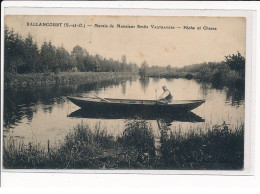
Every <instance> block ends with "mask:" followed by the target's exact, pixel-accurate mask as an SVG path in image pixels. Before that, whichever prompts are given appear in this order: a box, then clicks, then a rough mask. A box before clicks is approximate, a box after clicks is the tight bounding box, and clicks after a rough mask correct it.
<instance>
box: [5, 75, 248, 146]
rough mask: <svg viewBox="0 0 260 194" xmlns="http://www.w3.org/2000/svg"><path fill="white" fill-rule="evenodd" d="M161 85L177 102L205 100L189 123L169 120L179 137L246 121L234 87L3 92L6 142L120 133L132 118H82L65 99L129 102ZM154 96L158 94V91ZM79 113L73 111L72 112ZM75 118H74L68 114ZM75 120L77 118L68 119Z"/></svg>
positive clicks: (114, 86) (109, 84)
mask: <svg viewBox="0 0 260 194" xmlns="http://www.w3.org/2000/svg"><path fill="white" fill-rule="evenodd" d="M163 85H165V86H166V87H167V88H168V89H169V90H170V91H171V92H172V94H173V96H174V99H176V100H197V99H205V100H206V102H205V104H203V105H201V106H200V107H198V108H196V109H194V110H193V111H192V113H190V114H189V117H188V118H180V117H179V118H172V119H169V120H167V125H168V126H169V127H170V128H171V130H173V131H174V130H178V131H181V132H183V133H185V132H187V131H189V130H194V131H195V132H196V130H201V129H205V128H206V127H209V126H213V125H217V124H219V125H221V124H222V123H223V122H224V121H225V123H227V124H229V125H230V126H232V127H235V126H237V125H240V124H241V123H243V122H244V111H245V109H244V91H241V90H239V89H237V88H228V87H218V88H214V87H212V86H211V84H209V83H204V82H198V81H195V80H187V79H158V78H146V79H142V78H138V77H136V78H130V79H125V80H124V79H114V80H111V81H103V82H95V83H88V84H74V85H55V86H45V87H43V86H41V87H32V88H29V87H27V88H12V89H6V90H5V94H4V97H5V98H4V138H6V137H8V136H13V137H15V138H17V139H24V140H26V141H33V142H38V143H40V144H42V145H46V143H47V141H48V140H49V141H50V142H51V144H58V143H59V142H60V141H62V140H63V139H64V137H65V136H66V134H67V133H68V132H69V131H70V130H72V129H73V127H75V126H77V124H82V123H83V124H88V125H89V126H90V127H92V128H93V129H94V128H95V126H100V127H101V128H102V129H106V130H107V132H108V133H111V134H114V135H117V134H120V133H122V132H123V130H124V128H125V124H126V122H127V121H128V120H129V119H131V118H127V117H124V115H122V117H115V118H109V119H107V118H104V117H102V116H101V117H99V118H93V117H91V116H90V117H88V118H84V116H82V115H81V113H80V112H81V111H77V110H79V109H80V108H79V107H77V106H76V105H74V104H72V103H71V102H70V101H68V100H67V98H66V96H93V95H98V96H100V97H109V98H128V99H156V97H157V96H159V95H160V94H161V93H162V89H161V87H162V86H163ZM156 91H157V92H156ZM75 111H77V112H75ZM72 113H73V114H72ZM69 115H76V116H69ZM147 122H148V123H150V125H151V126H152V128H153V131H154V133H155V135H159V129H158V128H159V127H158V122H157V121H156V118H147Z"/></svg>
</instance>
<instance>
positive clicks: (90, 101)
mask: <svg viewBox="0 0 260 194" xmlns="http://www.w3.org/2000/svg"><path fill="white" fill-rule="evenodd" d="M68 99H69V100H70V101H71V102H73V103H74V104H76V105H77V106H79V107H81V108H83V109H93V110H95V109H99V108H101V109H111V110H115V111H116V110H126V111H127V110H137V111H138V110H149V111H164V112H169V113H170V112H180V111H190V110H192V109H194V108H197V107H198V106H200V105H201V104H203V103H204V102H205V100H172V101H170V102H160V101H156V100H135V99H114V98H100V97H97V98H93V97H68Z"/></svg>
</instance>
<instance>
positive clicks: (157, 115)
mask: <svg viewBox="0 0 260 194" xmlns="http://www.w3.org/2000/svg"><path fill="white" fill-rule="evenodd" d="M69 117H76V118H96V119H143V120H158V119H159V120H163V121H164V122H166V123H172V122H173V121H180V122H204V121H205V120H204V119H203V118H201V117H200V116H198V115H196V114H194V113H192V112H181V113H167V112H166V113H165V112H163V111H158V112H152V111H147V110H144V111H141V110H136V109H133V110H132V111H127V112H126V111H123V110H120V109H117V110H116V111H115V110H110V109H102V108H99V109H95V110H93V109H87V110H86V109H79V110H76V111H74V112H72V113H71V114H70V115H69Z"/></svg>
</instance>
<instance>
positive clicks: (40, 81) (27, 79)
mask: <svg viewBox="0 0 260 194" xmlns="http://www.w3.org/2000/svg"><path fill="white" fill-rule="evenodd" d="M134 75H136V74H135V73H130V72H60V73H59V74H54V73H49V74H48V75H46V74H44V73H33V74H12V73H6V74H5V86H6V87H8V86H26V87H27V86H31V85H32V86H33V85H50V84H51V85H53V84H61V83H62V84H72V83H77V84H79V83H90V82H96V81H106V80H111V79H120V78H129V77H132V76H134Z"/></svg>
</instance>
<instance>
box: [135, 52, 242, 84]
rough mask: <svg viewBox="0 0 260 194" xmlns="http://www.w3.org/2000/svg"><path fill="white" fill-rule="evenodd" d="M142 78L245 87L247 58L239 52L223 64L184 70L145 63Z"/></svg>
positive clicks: (142, 68) (192, 66)
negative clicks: (188, 80)
mask: <svg viewBox="0 0 260 194" xmlns="http://www.w3.org/2000/svg"><path fill="white" fill-rule="evenodd" d="M139 75H140V76H141V77H160V78H187V79H197V80H200V81H207V82H210V83H212V85H213V86H216V87H218V86H223V85H235V86H238V87H244V85H245V58H244V57H243V56H242V55H241V54H240V53H239V52H237V54H232V55H229V56H225V61H222V62H208V63H206V62H204V63H200V64H193V65H188V66H184V67H182V68H177V67H171V66H170V65H168V66H166V67H161V66H151V67H149V65H148V64H147V62H143V63H142V65H141V68H140V69H139Z"/></svg>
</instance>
